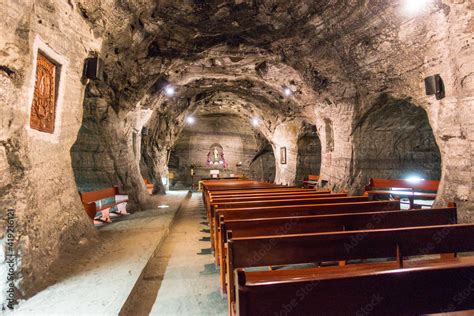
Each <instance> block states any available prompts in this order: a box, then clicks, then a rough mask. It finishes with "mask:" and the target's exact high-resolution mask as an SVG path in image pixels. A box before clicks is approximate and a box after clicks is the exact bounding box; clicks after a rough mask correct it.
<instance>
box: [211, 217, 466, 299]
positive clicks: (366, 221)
mask: <svg viewBox="0 0 474 316" xmlns="http://www.w3.org/2000/svg"><path fill="white" fill-rule="evenodd" d="M456 223H457V210H456V208H440V209H428V210H412V211H388V212H376V213H349V214H336V215H316V216H293V217H277V218H261V219H250V220H249V219H244V220H229V221H226V222H225V223H221V225H220V232H219V238H218V240H217V242H218V246H217V247H216V249H217V250H218V251H219V260H220V267H221V271H220V276H221V289H222V290H223V291H225V274H226V270H225V260H226V259H225V250H226V246H225V243H226V242H227V232H229V234H230V235H232V238H241V237H258V236H274V235H291V234H305V233H322V232H336V231H351V230H367V229H385V228H397V227H413V226H415V227H420V226H434V225H448V224H456Z"/></svg>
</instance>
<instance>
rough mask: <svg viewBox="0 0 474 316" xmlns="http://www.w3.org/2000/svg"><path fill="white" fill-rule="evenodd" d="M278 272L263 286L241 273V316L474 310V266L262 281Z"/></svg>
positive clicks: (446, 265)
mask: <svg viewBox="0 0 474 316" xmlns="http://www.w3.org/2000/svg"><path fill="white" fill-rule="evenodd" d="M273 272H274V271H266V272H261V273H258V274H259V275H260V278H261V279H262V280H258V279H256V278H254V277H252V275H253V274H256V273H254V272H249V273H245V272H243V271H238V276H237V279H238V286H237V290H238V293H239V294H238V299H237V315H240V316H250V315H262V316H265V315H314V314H315V313H316V312H317V314H319V315H368V314H370V315H421V314H423V315H424V314H431V313H440V312H454V311H462V310H471V309H474V295H472V293H471V292H472V289H473V288H474V281H473V277H472V276H473V275H474V262H473V261H472V260H470V261H467V262H460V263H459V264H456V263H443V264H440V265H437V266H431V267H421V268H412V269H402V270H389V271H384V272H382V273H380V272H379V273H370V274H369V273H358V274H357V273H356V274H352V275H345V276H343V277H334V276H325V275H324V274H322V273H320V274H317V273H316V274H313V275H312V276H307V277H306V278H304V269H302V270H301V272H300V276H301V277H300V278H298V277H295V280H281V281H273V282H264V281H263V280H264V279H265V278H264V277H263V278H262V276H265V275H269V274H272V273H273ZM275 272H276V271H275ZM298 279H299V280H301V279H302V281H296V280H298ZM463 293H464V294H463ZM465 293H467V294H465ZM466 315H467V314H466Z"/></svg>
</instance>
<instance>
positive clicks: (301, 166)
mask: <svg viewBox="0 0 474 316" xmlns="http://www.w3.org/2000/svg"><path fill="white" fill-rule="evenodd" d="M297 146H298V157H297V159H298V161H297V165H296V183H297V184H301V183H302V181H303V180H304V179H305V177H307V176H308V175H316V176H319V174H320V171H321V140H320V139H319V135H318V131H317V128H316V126H315V125H311V124H308V123H306V122H304V123H303V126H302V127H301V130H300V132H299V135H298V143H297Z"/></svg>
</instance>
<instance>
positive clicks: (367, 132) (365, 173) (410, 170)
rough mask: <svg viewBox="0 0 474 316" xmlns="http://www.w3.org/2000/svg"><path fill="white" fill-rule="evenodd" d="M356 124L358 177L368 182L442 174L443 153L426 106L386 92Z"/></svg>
mask: <svg viewBox="0 0 474 316" xmlns="http://www.w3.org/2000/svg"><path fill="white" fill-rule="evenodd" d="M354 124H355V127H354V133H353V139H354V161H355V166H354V173H355V179H356V180H357V181H362V184H365V183H368V178H386V179H406V178H409V177H413V176H416V177H419V178H422V179H426V180H439V179H440V178H441V155H440V152H439V149H438V146H437V144H436V141H435V138H434V136H433V130H432V129H431V126H430V124H429V121H428V117H427V115H426V112H425V111H424V110H423V109H422V108H419V107H416V106H414V105H413V104H410V103H409V102H407V101H404V100H393V99H389V98H387V97H386V96H382V97H381V99H380V100H377V102H376V103H375V104H374V106H373V107H372V108H371V109H370V110H369V111H368V112H366V113H365V115H364V116H363V117H361V118H360V119H359V120H357V121H356V122H355V123H354ZM357 186H361V184H357Z"/></svg>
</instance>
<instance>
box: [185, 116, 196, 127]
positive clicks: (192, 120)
mask: <svg viewBox="0 0 474 316" xmlns="http://www.w3.org/2000/svg"><path fill="white" fill-rule="evenodd" d="M195 122H196V119H195V118H194V117H193V116H188V117H187V118H186V123H188V124H189V125H192V124H194V123H195Z"/></svg>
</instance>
